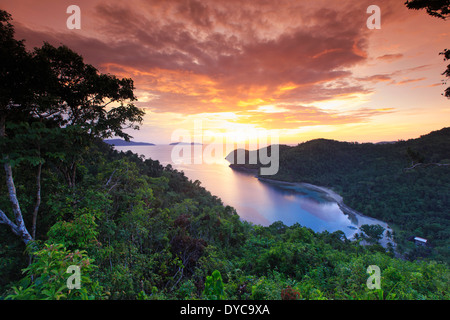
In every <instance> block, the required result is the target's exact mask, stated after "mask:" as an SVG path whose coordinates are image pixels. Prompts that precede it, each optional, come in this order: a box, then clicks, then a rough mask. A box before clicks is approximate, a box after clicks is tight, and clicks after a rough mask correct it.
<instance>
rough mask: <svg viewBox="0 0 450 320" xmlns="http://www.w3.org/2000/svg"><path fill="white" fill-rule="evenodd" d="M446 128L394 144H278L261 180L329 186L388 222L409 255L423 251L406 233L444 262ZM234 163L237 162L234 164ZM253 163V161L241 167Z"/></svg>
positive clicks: (449, 179) (448, 230)
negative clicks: (274, 167) (276, 164)
mask: <svg viewBox="0 0 450 320" xmlns="http://www.w3.org/2000/svg"><path fill="white" fill-rule="evenodd" d="M448 164H450V128H443V129H441V130H438V131H433V132H431V133H429V134H427V135H423V136H421V137H419V138H417V139H410V140H407V141H404V140H399V141H397V142H394V143H380V144H373V143H353V142H339V141H334V140H326V139H316V140H311V141H308V142H305V143H301V144H299V145H297V146H295V147H289V146H282V147H280V168H279V171H278V173H277V174H276V175H273V176H267V177H266V178H271V179H277V180H285V181H301V182H308V183H312V184H316V185H321V186H326V187H329V188H331V189H333V190H335V191H336V192H338V193H339V194H340V195H342V196H343V198H344V202H345V203H346V204H347V205H349V206H350V207H352V208H353V209H355V210H358V211H360V212H361V213H363V214H366V215H368V216H372V217H376V218H378V219H380V220H383V221H385V222H388V223H390V224H391V227H393V228H394V230H395V231H396V240H397V241H398V242H399V244H400V246H399V248H400V249H404V250H405V251H406V252H407V253H408V255H409V257H411V258H414V257H416V256H418V255H420V256H423V255H429V253H430V252H428V251H430V250H429V249H430V248H427V249H424V248H416V247H415V246H414V245H413V244H412V243H410V242H408V241H406V239H407V238H408V237H410V236H413V235H414V236H420V237H424V238H427V239H428V240H429V241H430V244H431V245H432V246H433V250H431V251H432V255H431V256H432V257H439V258H442V259H444V260H446V261H448V260H449V254H450V253H449V249H448V248H449V247H448V246H449V241H448V239H449V236H450V222H449V215H450V209H449V207H450V165H448ZM234 166H235V167H238V166H240V165H234ZM241 166H244V167H245V166H246V167H253V168H255V167H257V165H251V166H249V165H241Z"/></svg>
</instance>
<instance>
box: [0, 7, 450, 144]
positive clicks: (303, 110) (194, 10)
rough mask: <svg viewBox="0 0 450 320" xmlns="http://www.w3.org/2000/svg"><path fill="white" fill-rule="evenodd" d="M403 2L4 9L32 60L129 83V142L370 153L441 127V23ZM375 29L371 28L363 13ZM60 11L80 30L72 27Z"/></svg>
mask: <svg viewBox="0 0 450 320" xmlns="http://www.w3.org/2000/svg"><path fill="white" fill-rule="evenodd" d="M403 3H404V1H403V0H400V1H398V0H397V1H396V0H390V1H378V0H371V1H363V0H340V1H302V0H292V1H282V0H280V1H274V0H264V1H258V0H255V1H245V0H213V1H194V0H183V1H181V0H180V1H176V0H173V1H172V0H148V1H144V0H131V1H111V0H109V1H95V0H89V1H86V0H82V1H75V0H70V1H66V0H53V1H51V0H40V1H33V0H0V8H1V9H3V10H6V11H8V12H9V13H10V14H12V17H13V19H14V20H13V24H14V26H15V29H16V37H17V38H19V39H25V41H26V44H27V46H28V47H29V48H30V49H31V48H33V47H35V46H41V45H42V43H43V41H48V42H50V43H51V44H53V45H59V44H65V45H67V46H68V47H70V48H71V49H73V50H74V51H76V52H78V53H79V54H81V55H82V56H83V57H84V59H85V61H86V62H87V63H90V64H92V65H94V66H95V67H97V69H99V71H100V72H103V73H111V74H115V75H117V76H119V77H127V78H132V79H133V80H134V82H135V86H136V91H135V94H136V96H137V97H138V99H139V101H138V102H137V103H136V105H137V106H139V107H141V108H145V111H146V116H145V120H144V124H143V125H142V127H141V130H140V131H136V132H133V133H132V135H133V136H134V140H137V141H147V142H153V143H157V144H158V143H170V142H173V141H171V135H172V133H173V131H174V130H175V129H179V128H185V129H187V130H192V129H193V123H194V121H195V120H202V121H203V122H202V126H203V129H204V130H208V131H209V132H210V133H211V134H213V135H217V136H220V135H221V134H224V132H229V131H234V130H237V132H240V131H239V130H244V131H245V130H251V129H256V128H260V129H266V130H271V131H270V132H273V133H274V134H275V133H277V134H278V135H279V140H280V143H287V144H296V143H299V142H303V141H307V140H310V139H314V138H328V139H336V140H341V141H360V142H367V141H371V142H377V141H386V140H389V141H391V140H397V139H409V138H416V137H418V136H420V135H422V134H426V133H428V132H430V131H433V130H438V129H441V128H443V127H447V126H449V125H450V121H449V120H450V100H449V99H446V98H445V97H444V96H442V93H443V92H444V89H445V86H444V85H443V84H442V80H444V76H443V75H441V74H442V72H443V71H444V70H445V68H446V65H447V63H448V62H447V63H446V62H445V61H443V56H442V55H439V52H441V51H443V50H444V49H445V48H450V22H449V21H444V20H441V19H438V18H433V17H430V16H429V15H427V14H426V12H425V11H423V10H422V11H413V10H408V9H407V8H406V7H405V5H404V4H403ZM372 4H375V5H378V6H379V7H380V9H381V29H379V30H377V29H373V30H371V29H368V28H367V26H366V20H367V19H368V18H369V16H370V14H367V13H366V9H367V7H368V6H369V5H372ZM69 5H78V6H79V7H80V8H81V29H79V30H77V29H74V30H69V29H68V28H67V26H66V20H67V18H68V17H69V16H70V14H67V13H66V9H67V7H68V6H69Z"/></svg>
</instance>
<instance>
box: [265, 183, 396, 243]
mask: <svg viewBox="0 0 450 320" xmlns="http://www.w3.org/2000/svg"><path fill="white" fill-rule="evenodd" d="M257 178H258V179H259V180H261V181H266V182H270V183H276V184H284V185H289V186H293V187H298V188H299V189H305V188H306V189H310V190H315V191H319V192H322V193H324V194H325V195H326V196H327V198H329V199H330V200H333V201H335V202H336V203H337V204H338V205H339V208H340V209H341V210H342V212H344V213H345V214H347V215H348V216H350V217H351V218H352V220H354V221H357V223H356V225H357V227H358V230H359V228H360V227H361V226H362V225H364V224H368V225H372V224H378V225H380V226H382V227H383V228H384V229H385V230H384V233H383V238H382V239H380V240H379V241H378V242H379V244H380V245H382V246H383V247H384V248H387V246H388V243H391V245H392V247H394V248H395V247H396V244H395V242H394V240H393V238H392V237H391V238H390V237H388V231H389V232H390V234H391V235H392V232H393V231H392V229H391V228H390V227H389V225H388V224H387V223H386V222H383V221H381V220H378V219H375V218H372V217H368V216H366V215H364V214H362V213H360V212H358V211H356V210H353V209H352V208H350V207H349V206H347V205H346V204H345V203H344V199H343V198H342V196H341V195H339V194H338V193H336V192H335V191H333V190H331V189H329V188H326V187H322V186H316V185H313V184H310V183H305V182H286V181H280V180H274V179H267V178H261V177H257ZM349 240H354V238H353V237H352V238H350V239H349ZM361 244H367V243H366V242H365V241H361Z"/></svg>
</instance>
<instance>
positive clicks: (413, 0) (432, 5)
mask: <svg viewBox="0 0 450 320" xmlns="http://www.w3.org/2000/svg"><path fill="white" fill-rule="evenodd" d="M405 4H406V7H407V8H408V9H413V10H420V9H426V10H427V13H428V14H429V15H430V16H433V17H438V18H441V19H444V20H445V19H446V18H448V17H449V16H450V0H410V1H406V2H405Z"/></svg>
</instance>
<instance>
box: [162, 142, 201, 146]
mask: <svg viewBox="0 0 450 320" xmlns="http://www.w3.org/2000/svg"><path fill="white" fill-rule="evenodd" d="M169 145H170V146H176V145H182V146H187V145H191V146H193V145H202V143H198V142H191V143H189V142H172V143H171V144H169Z"/></svg>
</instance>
